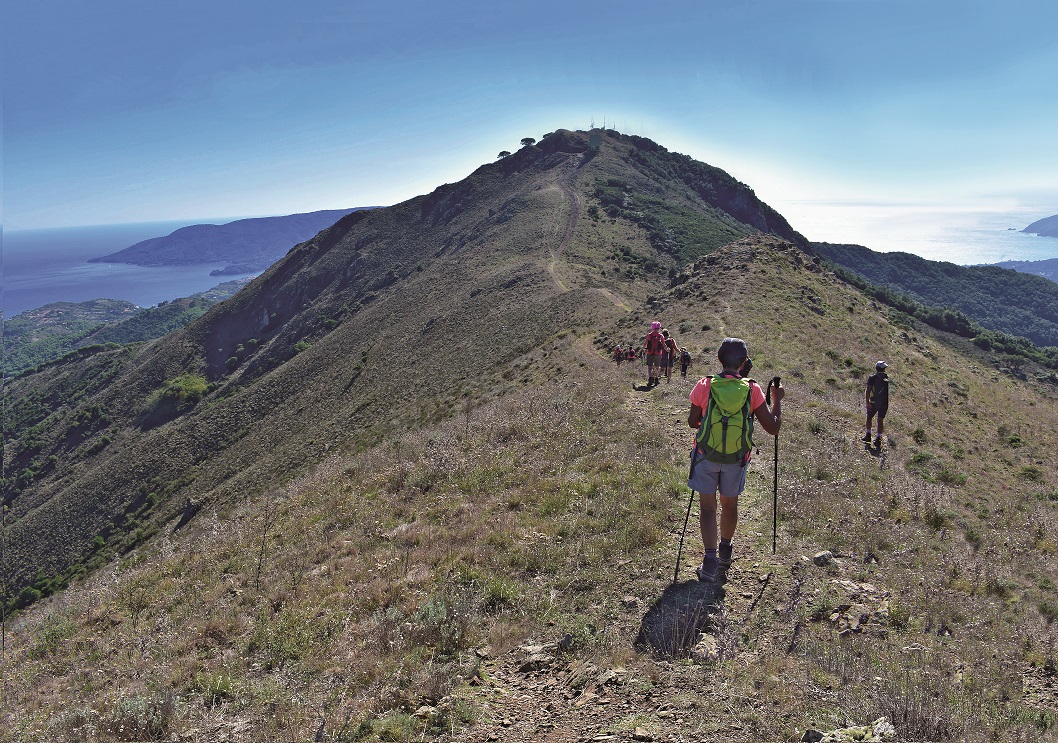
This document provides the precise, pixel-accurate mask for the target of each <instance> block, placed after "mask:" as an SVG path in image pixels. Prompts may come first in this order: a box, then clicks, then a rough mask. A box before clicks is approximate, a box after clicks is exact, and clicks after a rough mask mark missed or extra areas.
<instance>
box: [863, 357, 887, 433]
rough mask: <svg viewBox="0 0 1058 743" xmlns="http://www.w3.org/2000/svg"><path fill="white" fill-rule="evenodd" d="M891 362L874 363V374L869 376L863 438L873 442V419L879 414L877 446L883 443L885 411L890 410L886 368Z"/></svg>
mask: <svg viewBox="0 0 1058 743" xmlns="http://www.w3.org/2000/svg"><path fill="white" fill-rule="evenodd" d="M887 366H889V364H887V363H885V362H884V361H879V362H878V363H877V364H875V365H874V374H872V375H871V376H869V377H867V390H866V402H867V430H866V431H865V432H864V434H863V440H864V441H866V442H867V443H868V444H869V443H870V442H871V421H872V420H873V418H874V416H876V415H877V416H878V435H877V436H876V437H875V439H874V445H875V446H881V445H882V434H883V433H884V432H885V424H884V423H883V421H884V420H885V413H886V411H888V410H889V377H888V376H886V373H885V368H886V367H887Z"/></svg>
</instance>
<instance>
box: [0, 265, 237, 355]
mask: <svg viewBox="0 0 1058 743" xmlns="http://www.w3.org/2000/svg"><path fill="white" fill-rule="evenodd" d="M245 283H246V282H245V281H241V280H240V281H226V282H224V283H222V284H218V285H217V286H215V287H213V288H212V289H210V290H209V291H205V292H200V293H198V294H194V295H192V296H190V297H182V298H179V299H174V300H172V301H171V302H161V303H160V304H159V305H158V306H157V307H149V308H146V309H144V308H141V307H137V306H136V305H134V304H132V303H131V302H126V301H124V300H116V299H94V300H90V301H88V302H55V303H52V304H47V305H44V306H43V307H38V308H37V309H34V310H27V311H26V312H22V313H20V314H18V315H15V316H14V317H13V318H11V319H10V320H8V321H6V322H5V323H4V338H3V341H4V359H3V365H4V371H5V372H6V374H8V375H15V374H19V373H20V372H23V371H25V370H27V369H32V368H34V367H36V366H39V365H41V364H45V363H48V362H50V361H55V360H56V359H59V358H61V357H63V356H65V355H66V354H68V353H70V352H73V351H79V352H80V353H79V355H81V354H82V353H84V351H81V349H86V348H90V347H92V346H98V345H105V344H128V343H140V342H143V341H149V340H154V339H155V338H160V337H162V336H163V335H168V334H169V333H171V332H173V331H174V330H176V329H178V328H182V327H183V326H185V325H187V324H188V323H190V322H191V321H192V320H195V319H197V318H199V317H201V316H202V315H203V314H205V312H206V310H207V309H209V307H211V306H212V305H214V304H216V303H217V302H219V301H221V300H223V299H226V298H228V297H230V296H231V295H232V294H234V293H235V292H237V291H238V290H239V289H240V288H242V286H244V285H245Z"/></svg>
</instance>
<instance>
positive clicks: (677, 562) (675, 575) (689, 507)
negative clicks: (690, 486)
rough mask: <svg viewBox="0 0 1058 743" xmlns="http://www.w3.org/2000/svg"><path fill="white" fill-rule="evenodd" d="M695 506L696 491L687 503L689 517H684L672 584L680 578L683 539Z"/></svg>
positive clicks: (692, 492)
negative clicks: (692, 507)
mask: <svg viewBox="0 0 1058 743" xmlns="http://www.w3.org/2000/svg"><path fill="white" fill-rule="evenodd" d="M693 504H694V491H693V490H692V491H691V497H690V499H689V500H688V501H687V515H686V516H684V517H683V531H681V532H680V550H679V552H677V553H676V571H675V572H674V573H673V574H672V582H673V583H675V582H676V581H677V580H679V577H680V558H681V557H683V537H684V536H685V535H686V534H687V522H689V521H690V520H691V506H692V505H693Z"/></svg>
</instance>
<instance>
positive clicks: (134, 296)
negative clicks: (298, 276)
mask: <svg viewBox="0 0 1058 743" xmlns="http://www.w3.org/2000/svg"><path fill="white" fill-rule="evenodd" d="M225 221H231V220H225ZM207 223H212V220H199V221H180V222H141V223H136V224H117V225H95V226H90V227H65V228H61V229H49V230H13V231H12V230H5V231H4V233H3V245H2V264H0V266H2V268H0V279H2V282H0V292H2V298H0V307H2V308H3V313H4V317H5V318H11V317H14V316H15V315H17V314H19V313H21V312H25V311H26V310H31V309H36V308H37V307H41V306H43V305H45V304H50V303H52V302H84V301H88V300H90V299H124V300H125V301H128V302H132V303H133V304H136V305H139V306H140V307H153V306H155V305H157V304H158V303H160V302H165V301H169V300H172V299H176V298H178V297H186V296H189V295H191V294H195V293H197V292H202V291H206V290H208V289H212V288H213V287H214V286H216V285H217V284H220V283H223V282H225V281H232V280H234V279H240V278H247V277H249V276H252V275H253V274H238V275H232V276H227V275H225V276H210V275H209V272H210V271H212V270H214V269H217V268H223V267H224V266H226V265H228V264H227V263H201V264H197V265H193V266H134V265H132V264H128V263H88V262H87V261H88V259H89V258H98V257H100V256H104V255H109V254H110V253H115V252H117V251H119V250H122V249H123V248H127V247H129V246H130V245H135V244H136V243H138V242H140V241H141V240H146V239H148V238H151V237H163V236H165V235H168V234H169V233H170V232H173V231H174V230H177V229H179V228H181V227H187V226H189V225H192V224H207Z"/></svg>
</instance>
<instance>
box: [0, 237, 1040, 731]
mask: <svg viewBox="0 0 1058 743" xmlns="http://www.w3.org/2000/svg"><path fill="white" fill-rule="evenodd" d="M739 282H742V283H741V284H740V283H739ZM812 307H814V308H816V309H815V310H811V311H808V312H804V313H802V314H798V313H797V311H796V309H797V308H812ZM817 310H818V311H817ZM820 311H821V313H822V314H820ZM644 312H645V311H644ZM651 313H652V314H653V313H656V314H657V315H658V316H660V317H662V318H664V319H665V321H666V323H667V324H668V325H669V327H670V328H672V327H681V326H682V327H684V328H686V330H684V331H682V332H681V334H680V335H679V336H678V338H677V339H678V340H679V341H680V342H681V344H683V345H687V346H689V347H691V348H692V349H693V350H694V351H695V353H696V356H697V358H698V366H697V367H696V368H695V371H696V373H698V374H704V373H706V372H708V371H709V370H710V369H709V367H710V365H711V355H712V353H715V347H716V345H717V343H718V341H719V339H720V338H722V337H723V336H724V335H741V336H742V337H745V338H747V340H748V341H749V343H750V347H751V352H752V353H753V356H754V359H755V362H756V368H757V372H756V373H757V374H758V375H759V377H760V378H768V377H770V376H772V375H775V374H780V375H781V376H782V377H783V379H784V383H785V384H786V385H787V387H788V396H787V400H786V411H787V413H786V416H787V417H786V421H785V423H784V427H783V431H782V435H781V438H780V444H779V445H780V460H781V461H780V464H781V466H780V509H781V511H780V516H781V520H780V534H779V538H780V540H779V545H780V547H779V553H778V554H777V555H776V556H774V557H773V556H772V555H771V545H770V542H771V534H770V521H771V513H770V511H771V486H772V480H771V468H770V464H771V457H770V455H771V450H770V445H769V444H768V443H767V442H766V441H765V439H766V438H767V437H766V436H764V435H763V434H760V435H759V438H760V440H761V441H760V443H761V452H760V454H759V456H758V457H757V461H755V462H754V463H753V465H751V467H752V468H751V472H750V478H749V488H748V490H747V493H746V495H745V496H744V502H743V504H742V506H741V508H740V527H739V532H738V545H739V546H738V550H739V552H738V554H739V561H738V562H737V563H736V569H735V571H734V575H733V576H732V584H731V585H730V587H729V591H728V595H727V597H726V598H725V599H724V605H723V607H722V612H721V613H719V614H718V615H717V616H716V617H715V618H714V620H713V621H712V623H711V633H712V634H713V635H714V637H715V641H716V647H717V651H718V652H717V653H716V654H715V656H713V657H712V658H699V659H697V660H695V659H693V658H690V659H684V660H680V661H677V662H672V661H668V660H666V659H657V658H653V657H651V656H649V655H641V654H636V653H634V652H632V651H631V649H630V646H631V642H632V639H633V637H634V635H635V627H634V622H635V620H634V619H633V618H630V617H629V616H628V614H627V612H624V611H622V609H621V597H622V596H623V595H625V594H633V595H638V596H646V597H650V598H653V597H656V596H658V595H659V594H660V593H661V591H662V589H663V588H664V586H665V584H666V583H667V582H668V580H669V579H670V577H671V566H672V562H673V560H674V558H675V550H676V540H677V539H678V534H679V531H678V530H679V528H680V527H681V526H682V521H683V508H684V506H685V503H686V501H685V497H686V491H685V488H684V487H683V484H682V478H683V467H684V466H685V465H684V460H683V454H682V447H680V446H678V445H676V444H675V441H685V440H686V437H687V436H688V433H687V432H686V428H685V427H683V425H684V424H683V423H682V422H681V421H680V418H681V417H685V414H686V394H687V392H688V391H689V383H686V382H679V381H677V382H676V383H674V384H672V385H662V386H661V387H660V388H659V389H658V390H655V391H654V392H653V393H650V396H649V397H644V396H641V397H639V398H638V403H639V407H637V408H636V409H635V410H634V412H633V413H629V412H627V411H626V412H621V411H623V410H624V405H625V402H626V399H625V396H626V395H627V394H628V390H629V387H630V382H631V380H632V375H635V374H637V373H638V369H637V368H634V369H631V370H629V369H627V368H625V367H622V369H620V370H616V369H613V368H612V367H610V366H608V365H607V362H606V361H605V359H604V358H603V356H602V355H601V354H593V353H591V352H587V351H585V348H584V345H583V344H582V343H581V342H580V341H578V340H577V339H576V338H575V337H573V336H572V335H566V336H562V337H558V338H556V339H555V340H553V341H552V342H551V343H550V344H548V345H546V346H544V347H542V348H540V349H537V350H536V351H534V355H533V365H532V367H531V370H530V365H529V364H528V363H527V360H526V359H518V360H515V361H514V362H513V363H512V367H511V368H512V369H517V370H518V372H517V373H519V374H520V373H526V374H528V375H531V376H532V377H533V379H531V380H526V382H525V384H526V386H525V387H524V388H523V389H521V390H520V391H513V392H511V393H510V394H508V395H507V396H505V397H502V398H501V399H497V400H494V401H492V402H489V403H485V404H481V405H480V406H477V407H469V408H467V407H464V408H462V409H460V410H452V411H450V412H451V415H450V416H449V417H448V418H447V419H446V420H445V421H443V422H441V423H438V424H436V425H433V426H430V427H427V428H426V429H424V430H421V431H415V432H409V433H405V434H401V435H398V436H390V437H387V438H385V439H384V440H383V442H382V443H380V444H379V445H377V446H374V447H372V448H369V449H366V450H364V451H362V452H360V453H358V454H351V453H346V454H340V455H335V456H332V457H330V458H329V459H327V460H326V461H325V462H324V463H323V464H321V465H320V466H318V467H317V468H316V469H315V470H314V471H313V472H311V473H310V474H308V475H306V476H304V477H301V478H299V479H297V480H294V481H292V482H290V483H289V484H288V485H286V486H284V487H279V488H275V489H273V490H271V491H269V492H268V493H267V494H266V495H265V496H262V497H260V498H247V499H245V500H244V501H242V502H235V503H232V504H230V505H229V506H227V507H226V508H225V509H224V510H216V508H215V507H209V506H207V507H206V508H205V509H203V511H202V512H200V514H199V515H198V516H197V517H196V518H195V519H194V520H193V521H192V522H191V524H190V525H189V526H188V527H186V528H185V529H184V530H182V531H180V532H177V533H167V535H166V536H164V537H162V538H160V539H158V540H156V541H155V542H153V543H152V544H151V545H150V546H148V547H142V548H140V549H139V550H137V551H135V552H133V553H131V554H130V555H129V556H128V557H127V558H126V559H124V560H123V561H121V562H119V563H117V564H114V565H113V566H112V567H111V568H110V569H108V570H107V571H106V572H105V573H101V574H98V575H97V576H95V577H93V578H92V579H90V580H88V581H86V582H85V583H83V584H82V585H80V586H78V587H76V588H74V589H71V590H69V591H67V592H65V593H64V594H63V595H61V596H59V597H56V598H54V599H52V600H50V601H49V602H47V603H46V604H43V605H41V606H39V607H36V608H35V609H34V610H33V611H32V612H29V613H27V614H26V615H25V616H23V617H21V618H20V619H19V621H18V623H17V624H16V625H14V627H13V629H12V632H11V635H10V636H9V637H8V656H7V657H6V658H5V666H4V673H5V677H4V700H3V710H4V715H5V720H4V724H3V725H2V726H0V730H2V732H0V740H7V741H30V740H34V741H35V740H42V739H47V740H57V741H65V740H69V741H74V740H79V741H80V740H85V741H111V740H132V739H135V740H149V739H158V740H174V739H178V738H180V737H181V736H184V737H188V738H190V739H201V740H206V739H219V738H223V737H225V736H227V737H228V738H230V739H233V740H245V741H256V740H261V741H264V740H283V739H291V740H307V739H312V738H313V737H318V738H319V739H325V740H355V739H367V740H372V739H374V740H413V739H414V740H419V739H423V738H445V736H448V738H449V739H458V738H459V732H458V731H460V730H465V729H467V728H468V727H469V728H471V729H473V728H474V726H475V725H476V724H477V720H478V715H479V714H480V713H481V709H483V707H482V705H483V704H484V702H483V701H482V698H481V696H480V689H481V688H483V687H487V686H488V683H489V681H488V678H487V675H488V674H487V671H486V670H485V661H484V660H483V656H485V657H487V658H490V659H494V658H498V657H502V656H503V654H504V653H505V652H506V651H507V650H509V649H511V648H513V647H515V646H517V645H519V644H523V643H525V642H526V641H528V640H530V639H533V640H537V641H546V640H554V639H557V638H559V637H562V636H563V635H564V634H565V633H569V634H570V635H571V636H572V637H573V638H574V644H573V648H574V649H573V655H574V656H575V657H577V658H582V659H589V660H592V661H594V662H595V663H596V664H597V665H599V666H600V667H614V666H623V667H625V668H626V669H628V671H629V673H628V681H626V682H625V685H624V686H623V687H622V688H623V690H624V693H626V694H627V695H628V696H629V698H632V697H633V696H635V695H637V694H645V693H646V692H650V693H651V694H654V695H656V696H655V697H652V699H653V700H654V701H652V702H650V703H648V704H646V705H645V706H643V707H642V708H641V709H636V710H634V713H630V714H629V715H627V718H626V720H625V722H624V723H622V724H624V725H625V726H626V727H627V725H631V724H632V721H633V720H634V721H635V722H636V724H645V725H658V726H661V728H660V729H665V730H668V731H669V732H673V731H675V732H676V733H677V734H679V735H681V736H683V737H684V738H686V739H701V738H705V737H714V736H723V737H724V738H725V739H729V740H734V741H738V740H747V741H748V740H763V739H768V740H787V739H791V738H792V737H793V736H794V735H796V734H797V733H796V731H803V730H804V729H805V728H807V727H816V728H818V729H832V728H835V727H840V726H843V725H845V724H846V723H848V722H857V723H859V724H862V723H864V722H869V721H870V720H873V719H875V718H877V717H880V716H882V715H885V716H888V717H889V718H890V719H891V720H892V721H893V722H894V724H895V725H896V726H897V729H898V731H899V732H900V735H901V739H902V740H967V741H987V740H1004V741H1008V740H1010V741H1016V740H1026V741H1027V740H1047V739H1054V738H1055V737H1056V734H1055V726H1056V721H1058V718H1056V712H1055V710H1058V703H1056V699H1055V697H1054V696H1053V694H1052V695H1048V694H1046V693H1037V694H1034V695H1030V693H1029V691H1030V686H1031V684H1030V681H1031V679H1033V678H1047V677H1048V674H1050V677H1053V676H1054V673H1055V671H1054V669H1055V667H1056V664H1058V657H1056V652H1055V646H1056V644H1058V628H1056V626H1055V619H1056V618H1058V608H1056V607H1058V597H1056V595H1055V594H1056V583H1058V574H1056V572H1058V571H1056V568H1055V564H1054V554H1055V551H1056V547H1055V538H1054V534H1056V533H1058V531H1056V528H1058V524H1056V518H1058V499H1056V498H1055V497H1054V493H1055V492H1056V486H1058V483H1056V482H1055V481H1054V476H1055V475H1054V473H1055V472H1056V471H1058V467H1056V466H1055V464H1056V463H1055V456H1054V454H1053V452H1054V451H1055V450H1056V446H1058V440H1056V436H1058V434H1056V432H1055V427H1054V426H1053V425H1052V422H1053V418H1052V417H1051V414H1050V413H1049V412H1046V411H1049V410H1050V407H1051V406H1050V403H1051V402H1052V401H1053V398H1054V391H1053V389H1051V388H1048V387H1045V386H1038V385H1036V384H1035V383H1032V382H1026V381H1024V380H1019V379H1015V378H1012V377H1010V376H1008V375H1004V374H1002V373H1001V372H999V371H997V370H996V368H995V367H994V366H991V365H990V364H992V363H993V362H992V361H991V360H989V359H988V358H987V357H984V356H981V355H977V356H967V355H966V353H965V352H964V351H963V350H958V349H954V348H952V347H950V346H948V345H946V344H945V343H944V342H942V339H941V338H939V337H935V336H934V334H932V333H929V332H926V331H924V330H921V329H902V328H898V327H894V326H892V325H890V324H889V323H888V321H887V319H886V317H885V312H884V308H881V307H879V306H877V305H874V304H872V303H870V302H866V301H865V300H863V299H862V298H861V297H859V296H858V295H855V294H854V293H852V292H850V291H848V290H847V288H845V287H844V286H843V285H842V284H841V283H840V282H838V281H837V280H836V279H834V277H832V276H828V275H826V274H821V273H815V272H812V271H809V270H807V269H806V268H805V266H804V261H803V259H801V258H800V257H799V256H798V255H797V254H796V253H793V252H791V251H788V250H784V249H782V248H781V247H775V246H771V247H769V246H768V245H766V244H763V243H752V244H750V243H746V244H742V245H740V246H736V247H735V248H732V249H731V250H729V251H725V254H724V257H723V258H721V259H718V260H716V261H714V262H708V261H703V262H701V263H700V265H699V266H698V268H697V270H696V271H695V272H693V275H691V276H690V278H689V279H688V281H686V282H684V283H682V284H680V285H679V286H677V287H676V288H675V289H673V290H671V291H669V292H668V293H665V294H663V295H662V296H660V297H659V298H658V301H657V304H656V305H655V306H654V308H653V309H652V310H651ZM649 319H652V318H649V317H646V315H645V314H644V315H643V316H642V317H639V318H638V319H635V318H634V317H633V320H632V322H630V323H626V324H618V325H616V326H614V327H607V328H604V329H603V330H602V331H601V332H600V336H599V347H600V348H601V347H603V346H605V345H606V343H608V342H609V339H610V338H612V337H616V338H618V339H621V340H627V337H628V336H629V335H630V334H631V335H634V336H635V337H638V328H639V327H640V325H637V324H635V323H641V322H643V321H644V320H649ZM706 325H708V326H709V328H710V329H709V330H700V328H702V327H703V326H706ZM707 348H708V349H710V351H706V350H704V349H707ZM877 358H886V359H887V360H889V361H890V363H891V364H892V365H893V368H892V370H891V372H892V373H891V376H892V377H893V378H894V382H893V404H892V407H891V413H890V417H889V419H888V420H887V429H888V431H889V439H890V440H889V443H888V444H887V446H886V447H884V449H883V452H882V453H881V455H875V454H872V453H868V452H866V451H865V450H864V449H863V445H862V443H861V442H859V441H858V439H859V436H860V435H861V434H862V429H861V425H862V421H861V420H860V415H861V413H860V405H861V397H862V391H861V389H860V385H861V384H862V377H863V372H864V370H865V369H866V368H869V366H870V365H871V364H872V363H873V361H874V360H876V359H877ZM556 359H559V360H561V363H559V362H558V361H556ZM571 359H575V360H576V361H575V363H571V361H570V360H571ZM544 369H550V370H551V371H552V372H554V370H556V369H562V370H564V372H563V374H562V376H560V377H556V379H555V380H554V381H553V382H552V383H550V384H547V385H546V386H544V387H539V386H536V385H535V380H536V375H538V374H541V373H542V370H544ZM511 387H512V388H513V387H517V383H516V382H512V385H511ZM1015 437H1016V438H1015ZM944 473H947V474H944ZM687 538H688V542H687V544H688V550H689V551H688V552H686V553H685V555H695V557H689V556H688V557H686V558H685V559H688V560H691V561H693V560H694V559H697V558H696V555H697V549H698V548H697V547H696V546H694V545H695V544H696V537H695V535H694V530H693V529H690V530H689V533H688V537H687ZM823 549H829V550H831V551H832V552H833V553H834V554H835V555H836V557H837V559H836V560H835V561H834V562H832V563H830V564H829V565H828V566H826V567H819V566H816V565H813V564H812V563H811V561H810V559H805V558H810V557H811V555H813V554H814V553H815V552H817V551H819V550H823ZM685 564H686V563H685ZM840 581H845V582H846V583H844V584H843V583H841V582H840ZM849 582H851V583H869V584H872V585H873V586H875V587H876V589H877V594H876V595H874V598H872V599H871V600H870V601H865V604H866V605H867V608H868V609H869V610H870V612H871V613H872V614H873V618H872V620H871V621H870V622H866V623H864V625H863V626H862V627H861V628H860V631H849V632H846V633H845V634H841V629H842V626H841V624H840V621H839V620H837V619H832V618H833V617H835V616H841V615H842V613H843V611H845V610H844V609H843V608H842V607H844V606H845V605H847V604H850V603H855V602H851V601H850V599H849V598H848V595H847V590H848V589H847V584H848V583H849ZM648 600H649V599H648ZM883 602H884V605H883ZM845 613H846V614H847V612H845ZM482 677H484V678H482ZM479 682H480V683H482V686H478V685H477V684H478V683H479ZM657 699H664V700H665V704H667V705H671V706H672V707H673V708H676V709H688V710H693V711H694V714H687V715H686V716H685V717H682V718H680V719H681V720H682V721H681V722H675V721H674V720H673V719H671V718H665V719H664V721H662V720H661V719H660V718H658V717H657V712H658V709H659V706H658V703H657ZM424 704H430V705H432V706H434V707H435V708H436V710H438V711H437V712H435V713H434V714H433V715H432V716H431V717H429V718H428V719H423V718H419V717H416V716H415V715H414V713H415V711H416V710H417V709H418V708H419V707H421V706H422V705H424ZM622 729H623V728H622ZM321 731H322V732H321ZM453 731H455V732H453Z"/></svg>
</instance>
